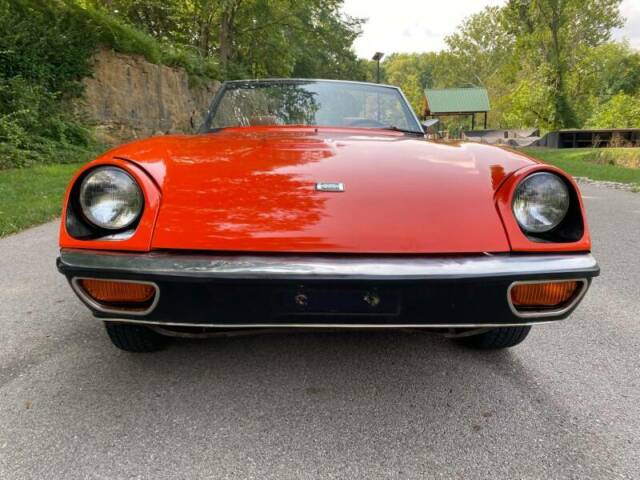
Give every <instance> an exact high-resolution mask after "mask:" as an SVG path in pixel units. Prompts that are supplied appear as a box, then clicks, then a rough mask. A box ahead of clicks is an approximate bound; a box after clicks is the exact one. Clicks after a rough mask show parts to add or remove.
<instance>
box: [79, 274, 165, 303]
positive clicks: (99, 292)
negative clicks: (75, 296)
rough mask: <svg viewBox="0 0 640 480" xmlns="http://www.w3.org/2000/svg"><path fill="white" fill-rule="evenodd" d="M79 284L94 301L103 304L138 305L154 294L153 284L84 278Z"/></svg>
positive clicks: (149, 299)
mask: <svg viewBox="0 0 640 480" xmlns="http://www.w3.org/2000/svg"><path fill="white" fill-rule="evenodd" d="M79 283H80V286H81V287H82V289H83V290H84V291H85V292H86V294H87V295H88V296H90V297H91V298H92V299H93V300H94V301H96V302H99V303H105V304H111V305H112V304H120V305H122V304H124V305H133V306H136V305H140V304H148V303H150V302H151V300H152V299H153V297H154V296H155V294H156V290H155V288H154V286H153V285H150V284H146V283H134V282H123V281H120V280H118V281H115V280H97V279H93V278H84V279H82V280H80V281H79Z"/></svg>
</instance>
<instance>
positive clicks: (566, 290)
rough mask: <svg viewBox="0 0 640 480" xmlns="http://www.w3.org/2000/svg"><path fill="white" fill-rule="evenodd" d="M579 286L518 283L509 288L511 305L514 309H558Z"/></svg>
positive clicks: (554, 283) (572, 284) (573, 283)
mask: <svg viewBox="0 0 640 480" xmlns="http://www.w3.org/2000/svg"><path fill="white" fill-rule="evenodd" d="M579 286H580V282H575V281H570V282H544V283H520V284H516V285H514V286H513V287H512V288H511V303H512V304H513V305H514V306H515V307H547V308H548V307H559V306H561V305H563V304H565V303H567V302H568V301H569V300H570V299H571V298H573V296H574V295H575V293H576V292H577V290H578V287H579Z"/></svg>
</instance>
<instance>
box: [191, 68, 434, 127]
mask: <svg viewBox="0 0 640 480" xmlns="http://www.w3.org/2000/svg"><path fill="white" fill-rule="evenodd" d="M255 125H314V126H325V127H359V128H394V129H399V130H406V131H410V132H415V133H420V134H422V129H421V128H420V125H419V123H418V122H417V120H416V118H415V115H414V114H413V112H412V111H411V109H410V107H409V105H408V104H407V102H406V100H405V99H404V97H403V96H402V94H401V93H400V91H399V90H398V89H397V88H394V87H387V86H381V85H373V84H364V83H350V82H335V81H316V80H309V81H307V80H275V81H247V82H230V83H227V84H225V85H224V87H223V90H222V92H221V93H220V94H219V95H218V96H217V97H216V100H215V101H214V105H213V107H212V111H211V113H210V115H209V118H208V119H207V122H206V124H205V126H204V131H210V130H212V129H216V128H225V127H248V126H255Z"/></svg>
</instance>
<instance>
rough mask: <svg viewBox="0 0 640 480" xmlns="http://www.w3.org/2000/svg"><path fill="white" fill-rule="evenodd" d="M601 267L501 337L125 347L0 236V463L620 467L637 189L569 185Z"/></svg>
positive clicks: (41, 232)
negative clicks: (577, 297)
mask: <svg viewBox="0 0 640 480" xmlns="http://www.w3.org/2000/svg"><path fill="white" fill-rule="evenodd" d="M583 193H584V195H585V196H586V204H587V209H588V215H589V219H590V222H591V228H592V234H593V237H594V241H595V248H594V251H595V255H596V256H597V258H598V260H599V261H600V264H601V266H602V275H601V277H599V278H598V279H596V281H595V282H594V284H593V287H592V289H591V291H590V292H589V294H587V297H586V299H585V301H584V302H583V304H582V305H581V306H580V307H579V308H578V310H577V311H576V312H575V313H574V315H573V316H572V317H571V318H570V319H568V320H566V321H564V322H562V323H560V324H556V325H547V326H540V327H537V328H535V329H534V330H533V331H532V333H531V335H530V336H529V338H528V339H527V341H526V342H525V343H524V344H522V345H521V346H519V347H516V348H515V349H513V350H511V351H507V352H498V353H482V352H476V351H468V350H465V349H463V348H461V347H458V346H456V345H455V344H452V343H450V342H448V341H447V340H445V339H443V338H440V337H437V336H432V335H420V334H417V335H416V334H405V333H380V332H378V333H354V332H351V333H300V334H288V335H284V334H278V335H271V336H258V337H242V338H233V339H213V340H206V341H191V340H189V341H187V340H184V341H179V342H177V343H175V344H174V345H173V346H172V347H171V348H170V349H169V350H167V351H165V352H162V353H158V354H149V355H131V354H126V353H124V352H120V351H118V350H116V349H115V348H114V347H112V346H111V344H110V343H109V341H108V339H107V338H106V334H105V333H104V331H103V329H102V325H101V324H100V323H98V322H97V321H95V320H93V319H92V317H91V315H90V314H89V313H88V311H87V310H86V309H85V308H84V307H83V306H82V305H81V304H80V303H79V301H78V300H77V299H76V298H75V297H74V296H73V294H72V293H71V291H70V289H69V288H68V286H67V285H66V283H65V281H64V279H63V278H62V277H61V276H60V275H59V274H58V273H57V272H56V270H55V267H54V259H55V256H56V235H57V225H56V224H55V223H51V224H47V225H44V226H41V227H37V228H34V229H31V230H28V231H26V232H23V233H21V234H18V235H15V236H12V237H8V238H6V239H3V240H0V478H1V479H7V480H9V479H31V478H33V479H44V478H46V479H59V478H60V479H62V478H64V479H76V478H88V479H93V478H96V479H106V478H108V479H121V478H122V479H129V478H143V479H147V478H149V479H164V478H179V479H191V478H216V479H218V478H240V479H250V478H255V479H268V478H278V479H289V478H291V479H299V478H318V479H320V478H323V479H324V478H344V479H360V478H363V479H377V478H381V479H382V478H385V479H386V478H481V479H487V478H494V479H497V478H504V479H515V478H540V479H552V478H554V479H555V478H576V479H584V478H589V479H595V478H603V479H610V478H628V479H638V478H640V318H639V316H640V256H639V253H638V252H639V249H638V242H640V194H633V193H628V192H621V191H616V190H611V189H604V188H599V187H596V186H591V185H586V186H584V187H583Z"/></svg>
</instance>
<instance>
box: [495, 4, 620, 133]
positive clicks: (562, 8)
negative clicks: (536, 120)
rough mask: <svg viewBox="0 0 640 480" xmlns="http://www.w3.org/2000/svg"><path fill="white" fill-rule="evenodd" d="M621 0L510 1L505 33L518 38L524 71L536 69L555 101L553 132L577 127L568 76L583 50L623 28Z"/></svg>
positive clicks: (551, 120) (550, 121)
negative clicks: (616, 29)
mask: <svg viewBox="0 0 640 480" xmlns="http://www.w3.org/2000/svg"><path fill="white" fill-rule="evenodd" d="M620 2H621V0H509V1H508V3H507V5H506V7H505V9H504V21H505V26H506V30H507V31H508V32H509V33H511V34H513V35H514V37H515V40H516V52H515V55H516V58H517V59H518V61H519V62H520V64H522V65H526V68H525V69H524V70H526V71H528V72H529V73H531V71H533V70H537V72H538V76H539V78H541V79H542V80H543V81H544V84H545V86H546V89H547V90H546V91H547V93H548V97H549V98H548V101H549V102H550V103H551V105H550V107H551V108H550V109H549V118H545V119H543V120H544V121H545V123H547V124H548V125H549V127H550V128H563V127H575V126H578V121H579V120H578V117H577V115H576V112H575V110H574V107H573V104H572V99H571V97H570V92H569V90H568V77H569V75H570V72H571V71H572V70H573V68H574V67H575V66H576V64H578V63H579V61H580V59H581V57H582V56H583V55H584V53H585V51H586V50H587V49H590V48H594V47H597V46H599V45H602V44H603V43H605V42H607V41H608V40H609V39H610V36H611V31H612V29H613V28H615V27H621V26H622V24H623V23H622V19H621V17H620V11H619V6H620Z"/></svg>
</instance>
